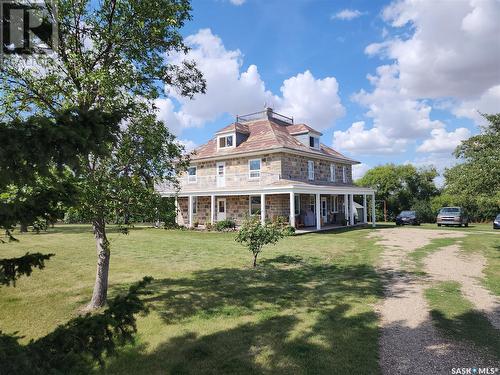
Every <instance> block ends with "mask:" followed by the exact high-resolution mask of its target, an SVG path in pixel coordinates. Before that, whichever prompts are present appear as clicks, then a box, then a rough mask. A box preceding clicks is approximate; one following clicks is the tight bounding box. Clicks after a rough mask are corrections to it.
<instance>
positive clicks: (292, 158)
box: [281, 154, 352, 186]
mask: <svg viewBox="0 0 500 375" xmlns="http://www.w3.org/2000/svg"><path fill="white" fill-rule="evenodd" d="M308 160H312V161H314V180H313V181H312V180H309V179H308V170H307V162H308ZM330 164H334V165H335V177H336V178H335V182H331V181H330ZM343 166H345V167H346V182H345V183H344V182H343V181H342V167H343ZM281 176H282V178H284V179H286V180H294V181H304V182H307V183H311V184H318V185H333V186H342V185H351V184H352V166H351V165H350V164H342V163H333V162H332V161H330V160H325V159H319V158H313V157H309V156H307V157H306V156H301V155H293V154H283V155H282V159H281Z"/></svg>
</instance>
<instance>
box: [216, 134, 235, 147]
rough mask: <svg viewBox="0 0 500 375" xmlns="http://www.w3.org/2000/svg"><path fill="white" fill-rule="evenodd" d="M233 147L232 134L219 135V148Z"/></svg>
mask: <svg viewBox="0 0 500 375" xmlns="http://www.w3.org/2000/svg"><path fill="white" fill-rule="evenodd" d="M225 147H233V136H232V135H226V136H222V137H219V148H225Z"/></svg>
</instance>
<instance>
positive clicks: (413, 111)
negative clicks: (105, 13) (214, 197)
mask: <svg viewBox="0 0 500 375" xmlns="http://www.w3.org/2000/svg"><path fill="white" fill-rule="evenodd" d="M192 6H193V20H192V21H191V22H189V23H188V24H187V25H186V26H185V27H184V29H183V35H184V36H185V37H186V40H187V42H188V44H189V45H190V46H191V47H192V50H191V52H190V54H189V55H188V56H187V57H188V58H190V59H194V60H195V61H197V62H198V65H199V67H200V69H201V70H202V71H203V72H204V74H205V76H206V77H207V84H208V91H207V94H206V95H204V96H203V97H197V98H196V99H195V100H194V101H187V100H186V99H184V98H180V97H178V96H177V95H175V93H170V94H169V95H167V96H166V97H165V98H163V99H160V101H159V102H158V106H159V107H160V117H162V118H163V119H164V120H165V121H166V122H167V124H168V125H169V126H170V127H171V128H172V129H173V130H174V132H175V133H176V134H177V135H178V137H179V139H181V140H182V141H183V142H185V143H186V144H187V145H188V146H189V147H193V146H196V145H201V144H203V143H204V142H206V141H207V140H209V139H210V138H211V137H212V136H213V133H214V131H215V130H216V129H218V128H220V127H223V126H225V125H227V124H228V123H230V122H231V121H232V120H233V118H234V115H236V114H238V113H239V114H242V113H246V112H248V111H250V112H252V111H256V110H261V109H262V108H263V107H264V104H265V103H267V104H268V105H270V106H272V107H274V108H275V109H276V110H277V111H278V112H281V113H283V114H285V115H290V116H293V117H294V118H296V119H297V120H299V121H301V122H306V123H308V124H310V125H311V126H313V127H316V128H319V129H320V130H321V131H322V132H323V137H322V142H323V143H325V144H327V145H329V146H332V145H333V147H335V148H336V149H338V150H339V151H340V152H343V153H346V154H348V155H350V156H352V157H354V158H356V159H357V160H360V161H361V162H362V165H361V166H360V167H358V170H357V175H358V176H360V175H362V173H363V172H364V171H365V170H366V169H367V168H369V167H373V166H375V165H377V164H381V163H386V162H395V163H405V162H411V163H414V164H415V165H418V166H421V165H430V164H433V165H435V166H436V167H437V168H438V169H439V170H442V169H443V168H444V167H446V166H449V165H451V164H452V163H453V162H454V159H453V157H452V156H451V151H452V150H453V148H454V147H455V146H456V145H457V144H458V143H459V142H460V140H461V139H464V138H467V137H468V136H470V135H471V134H473V133H476V132H477V131H478V128H477V125H478V124H480V123H481V119H480V117H479V116H478V114H477V110H480V111H484V112H500V106H499V104H498V103H500V37H498V35H500V26H499V25H498V24H499V23H498V22H497V20H498V19H500V2H498V1H497V0H491V1H490V0H456V1H447V0H441V1H439V0H438V1H432V2H431V1H425V0H423V1H392V2H391V1H348V2H343V1H315V0H289V1H285V0H275V1H269V0H266V1H264V0H195V1H193V2H192ZM182 58H183V57H182V56H173V57H172V59H173V60H179V59H182Z"/></svg>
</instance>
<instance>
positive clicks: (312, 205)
mask: <svg viewBox="0 0 500 375" xmlns="http://www.w3.org/2000/svg"><path fill="white" fill-rule="evenodd" d="M309 210H311V211H312V212H316V197H315V196H314V194H311V195H309Z"/></svg>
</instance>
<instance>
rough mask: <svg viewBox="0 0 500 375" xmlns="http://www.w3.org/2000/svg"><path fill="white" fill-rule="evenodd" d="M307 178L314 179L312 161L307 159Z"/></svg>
mask: <svg viewBox="0 0 500 375" xmlns="http://www.w3.org/2000/svg"><path fill="white" fill-rule="evenodd" d="M307 178H308V179H309V180H314V161H312V160H308V161H307Z"/></svg>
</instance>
